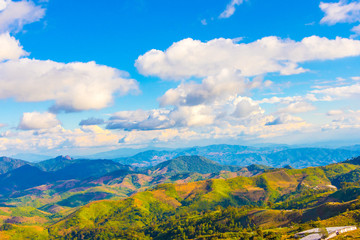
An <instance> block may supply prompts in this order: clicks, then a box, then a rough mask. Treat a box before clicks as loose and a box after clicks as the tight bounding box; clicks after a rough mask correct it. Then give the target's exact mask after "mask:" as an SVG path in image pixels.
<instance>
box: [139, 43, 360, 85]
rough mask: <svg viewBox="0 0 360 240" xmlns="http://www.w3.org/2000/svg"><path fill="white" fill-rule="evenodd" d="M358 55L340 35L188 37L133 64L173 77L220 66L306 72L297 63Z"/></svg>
mask: <svg viewBox="0 0 360 240" xmlns="http://www.w3.org/2000/svg"><path fill="white" fill-rule="evenodd" d="M359 55H360V41H358V40H354V39H347V38H340V37H337V38H336V39H333V40H330V39H327V38H325V37H323V38H321V37H318V36H311V37H307V38H304V39H303V40H302V41H300V42H296V41H293V40H290V39H280V38H278V37H265V38H262V39H260V40H257V41H255V42H251V43H234V41H233V40H232V39H223V38H219V39H214V40H211V41H208V42H205V43H204V42H201V41H198V40H193V39H191V38H188V39H184V40H181V41H179V42H176V43H174V44H173V45H172V46H170V47H169V48H168V49H167V50H165V51H160V50H155V49H153V50H150V51H148V52H147V53H145V54H144V55H142V56H139V58H138V59H137V60H136V63H135V66H136V67H137V69H138V71H139V72H140V73H141V74H143V75H147V76H148V75H152V76H158V77H160V78H162V79H174V80H181V79H187V78H190V77H200V78H203V77H208V76H214V75H217V74H219V72H221V71H222V70H223V69H232V70H236V71H240V72H241V74H242V75H243V76H256V75H260V74H265V73H270V72H279V73H280V74H282V75H291V74H298V73H302V72H305V71H307V70H306V69H304V68H302V67H300V66H299V63H303V62H308V61H314V60H333V59H338V58H344V57H350V56H359Z"/></svg>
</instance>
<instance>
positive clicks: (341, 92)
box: [311, 84, 360, 100]
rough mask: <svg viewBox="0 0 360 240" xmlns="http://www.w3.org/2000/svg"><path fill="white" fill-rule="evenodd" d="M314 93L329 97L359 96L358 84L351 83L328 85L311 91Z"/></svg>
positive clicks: (359, 88)
mask: <svg viewBox="0 0 360 240" xmlns="http://www.w3.org/2000/svg"><path fill="white" fill-rule="evenodd" d="M311 92H312V93H315V94H320V95H324V97H326V98H330V99H333V100H335V99H344V98H359V97H360V84H353V85H349V86H342V87H329V88H325V89H320V90H313V91H311Z"/></svg>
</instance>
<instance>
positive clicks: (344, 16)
mask: <svg viewBox="0 0 360 240" xmlns="http://www.w3.org/2000/svg"><path fill="white" fill-rule="evenodd" d="M320 9H321V10H322V11H323V12H324V13H325V16H324V17H323V18H322V19H321V23H326V24H329V25H333V24H336V23H345V22H346V23H354V22H359V21H360V2H357V1H354V2H350V3H347V1H344V0H341V1H339V2H335V3H324V2H321V3H320Z"/></svg>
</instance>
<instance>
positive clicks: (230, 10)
mask: <svg viewBox="0 0 360 240" xmlns="http://www.w3.org/2000/svg"><path fill="white" fill-rule="evenodd" d="M243 2H244V1H243V0H231V2H230V3H229V4H228V5H227V6H226V9H225V10H224V11H223V12H222V13H221V14H220V16H219V18H229V17H231V16H232V15H233V14H234V13H235V10H236V6H239V5H241V4H242V3H243Z"/></svg>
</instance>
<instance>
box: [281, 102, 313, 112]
mask: <svg viewBox="0 0 360 240" xmlns="http://www.w3.org/2000/svg"><path fill="white" fill-rule="evenodd" d="M315 109H316V108H315V107H314V106H313V105H312V104H311V103H308V102H293V103H290V104H289V105H288V106H286V107H284V108H280V109H279V110H278V112H279V113H302V112H309V111H313V110H315Z"/></svg>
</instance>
